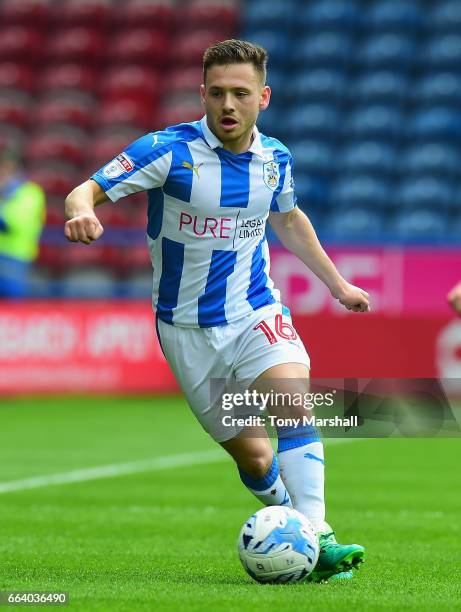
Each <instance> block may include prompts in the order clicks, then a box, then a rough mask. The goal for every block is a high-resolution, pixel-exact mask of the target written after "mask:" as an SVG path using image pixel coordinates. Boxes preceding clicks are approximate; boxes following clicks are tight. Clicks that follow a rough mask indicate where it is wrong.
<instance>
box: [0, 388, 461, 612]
mask: <svg viewBox="0 0 461 612" xmlns="http://www.w3.org/2000/svg"><path fill="white" fill-rule="evenodd" d="M0 428H1V445H0V488H1V485H2V484H3V483H5V482H7V481H13V480H21V479H25V478H30V477H35V476H46V475H49V474H55V473H62V472H68V471H70V470H81V469H83V468H92V467H96V466H102V465H108V464H119V463H126V462H132V461H138V460H143V459H149V458H153V457H162V456H165V455H176V454H178V453H188V452H196V451H203V450H207V449H212V448H214V446H215V445H214V443H213V442H212V441H211V440H209V439H208V438H207V436H206V435H205V434H204V433H203V432H202V430H201V428H200V427H199V425H198V424H197V423H196V422H195V420H194V418H193V417H192V416H191V414H190V413H189V411H188V408H187V407H186V405H185V403H184V401H183V400H181V399H178V398H158V397H157V398H147V397H142V398H95V397H93V398H89V397H74V398H53V399H50V398H42V399H26V398H23V399H5V398H3V399H2V400H1V402H0ZM460 451H461V440H460V439H420V440H415V439H411V440H409V439H384V440H358V441H354V442H348V443H343V444H328V443H327V448H326V465H327V508H328V516H327V518H328V519H329V521H330V523H332V524H333V526H334V528H335V529H336V531H337V536H338V539H339V541H343V542H358V543H361V544H364V545H365V546H366V548H367V561H366V563H365V565H364V566H363V568H362V569H361V570H360V572H358V573H357V574H356V577H355V578H354V580H353V581H350V582H347V583H336V584H332V583H330V584H322V585H312V584H295V585H283V586H277V585H258V584H256V583H254V582H252V581H251V579H250V578H249V577H247V576H246V574H245V573H244V571H243V569H242V568H241V566H240V563H239V560H238V557H237V554H236V538H237V534H238V531H239V529H240V527H241V525H242V524H243V521H244V520H245V519H246V518H247V517H248V516H249V515H250V514H251V513H252V512H253V511H254V510H255V509H257V508H258V507H259V503H258V502H257V500H255V499H254V498H252V496H251V495H250V494H249V493H248V492H247V491H246V490H245V489H244V488H243V486H242V485H241V484H240V481H239V479H238V476H237V473H236V470H235V468H234V466H233V464H232V462H231V461H230V460H227V459H224V460H223V461H215V462H210V463H204V464H202V465H190V466H182V467H181V466H178V467H176V468H171V469H165V470H157V471H152V470H150V471H149V470H147V471H144V472H140V473H135V474H125V475H121V476H116V477H111V478H101V479H98V480H89V481H86V482H74V483H69V484H60V485H51V486H41V487H38V488H33V489H24V490H18V491H14V492H11V491H10V492H4V493H1V494H0V590H27V591H68V592H69V594H70V604H69V609H71V610H83V611H91V610H110V611H118V610H124V611H125V610H126V611H138V610H155V611H156V612H157V611H163V610H165V611H166V610H168V611H171V610H173V611H176V610H181V611H182V610H186V609H187V610H194V611H195V610H197V611H198V610H200V611H203V610H213V611H232V612H233V611H235V610H239V611H246V610H254V611H260V610H283V611H286V610H289V611H291V610H293V611H294V610H296V611H298V610H313V611H323V610H335V611H337V610H348V609H349V610H351V609H354V610H367V611H369V610H399V611H400V610H436V611H439V610H456V609H458V610H460V609H461V587H460V584H461V577H460V574H461V571H460V567H461V545H460V542H461V527H460V523H461V518H460V506H461V504H460V499H461V493H460V486H459V484H460V480H459V471H460V457H461V452H460ZM5 609H7V608H5ZM21 609H22V608H21Z"/></svg>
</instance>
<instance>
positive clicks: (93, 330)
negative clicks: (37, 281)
mask: <svg viewBox="0 0 461 612" xmlns="http://www.w3.org/2000/svg"><path fill="white" fill-rule="evenodd" d="M175 388H176V386H175V382H174V378H173V375H172V374H171V372H170V370H169V368H168V365H167V363H166V361H165V359H164V357H163V354H162V351H161V348H160V346H159V343H158V340H157V336H156V333H155V320H154V316H153V313H152V310H151V309H150V308H149V306H148V305H147V304H146V303H145V302H143V303H137V302H120V303H117V302H43V303H42V302H31V303H26V302H24V303H18V304H14V305H7V304H6V303H4V304H2V305H0V392H3V393H15V392H16V393H18V392H19V393H30V392H37V391H43V392H65V391H74V392H75V391H77V392H80V391H81V392H87V391H98V392H107V393H111V392H127V393H129V392H148V391H157V392H161V391H170V390H172V389H175Z"/></svg>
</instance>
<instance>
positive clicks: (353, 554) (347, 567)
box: [308, 531, 365, 582]
mask: <svg viewBox="0 0 461 612" xmlns="http://www.w3.org/2000/svg"><path fill="white" fill-rule="evenodd" d="M318 536H319V544H320V554H319V560H318V561H317V565H316V566H315V569H314V571H313V572H312V574H311V575H310V576H309V578H308V581H309V582H324V581H326V580H328V579H329V578H331V577H332V576H335V579H336V576H337V579H338V580H339V579H349V578H352V572H351V570H352V569H353V568H355V569H357V568H358V566H359V565H360V563H363V561H364V556H365V549H364V547H363V546H359V544H347V545H344V544H338V542H337V541H336V538H335V532H334V531H329V532H325V533H319V534H318Z"/></svg>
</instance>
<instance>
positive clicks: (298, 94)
mask: <svg viewBox="0 0 461 612" xmlns="http://www.w3.org/2000/svg"><path fill="white" fill-rule="evenodd" d="M229 37H241V38H246V39H248V40H251V41H253V42H257V43H260V44H262V45H263V46H265V47H266V48H267V49H268V50H269V54H270V68H269V79H268V80H269V84H270V85H271V86H272V88H273V99H272V103H271V106H270V108H269V110H267V111H266V112H264V113H262V114H261V117H260V122H259V127H260V129H261V131H263V132H266V133H268V134H271V135H274V136H276V137H279V138H280V139H281V140H282V141H283V142H285V143H286V144H287V145H288V146H289V147H290V148H291V149H292V151H293V154H294V157H295V179H296V188H297V193H298V198H299V205H300V206H301V207H302V208H303V209H304V210H305V211H306V212H307V214H308V215H309V216H310V217H311V219H312V221H313V223H314V225H315V227H316V229H317V231H318V233H319V236H320V238H321V240H322V241H323V242H324V243H325V245H326V246H327V249H328V251H329V253H330V254H331V255H332V257H333V258H334V260H335V261H336V263H337V265H338V267H339V268H340V269H341V270H342V272H343V273H344V274H346V276H347V277H348V278H349V280H351V281H352V282H354V283H356V284H360V285H362V286H364V287H365V288H367V289H368V290H369V291H370V293H371V295H372V300H373V307H374V311H373V313H372V314H370V315H367V316H366V317H354V316H352V317H351V316H350V315H348V314H347V313H346V314H344V313H342V312H340V310H339V309H338V308H337V307H336V305H335V304H334V303H333V302H332V301H331V299H330V298H329V296H328V294H327V292H326V290H325V288H324V287H322V286H321V285H320V284H319V283H318V281H317V280H316V279H315V277H313V276H312V275H311V274H310V273H309V272H308V271H307V270H305V269H304V267H303V266H302V265H301V264H300V262H298V261H297V260H296V259H295V258H294V257H292V256H291V255H289V254H287V253H286V252H284V251H282V250H281V249H280V248H279V246H278V245H277V244H276V240H275V239H274V237H273V236H272V235H270V234H269V238H270V240H271V241H272V243H273V268H272V269H273V278H274V280H275V282H276V283H277V284H278V285H279V286H280V288H281V289H282V292H283V296H284V299H285V302H286V303H287V304H288V305H289V306H290V307H291V309H292V312H293V315H294V318H295V322H296V324H297V327H298V328H299V331H300V332H301V334H302V335H303V337H304V340H305V342H306V344H307V346H308V349H309V351H310V352H311V355H312V360H313V373H314V375H317V376H330V375H332V376H342V375H344V376H355V375H357V376H444V377H456V376H458V377H459V376H461V354H460V350H461V349H460V347H461V323H460V322H459V321H456V320H455V319H454V317H453V316H452V315H451V313H450V311H449V309H448V306H447V305H446V301H445V295H446V293H447V291H448V290H449V288H450V287H451V286H452V285H453V284H454V283H455V282H456V281H457V280H458V277H459V276H461V173H460V161H461V110H460V109H461V0H408V1H405V2H402V1H400V0H374V1H365V0H363V1H361V0H321V1H320V0H319V1H316V0H315V1H301V0H251V1H248V2H238V1H232V0H190V1H182V0H124V1H121V0H60V1H57V0H0V141H1V143H6V142H12V143H14V144H15V145H16V146H18V145H19V146H20V147H21V149H22V151H23V154H24V157H25V160H26V163H27V169H28V173H29V175H30V177H31V178H32V179H33V180H35V181H36V182H38V183H39V184H40V185H42V186H43V188H44V189H45V191H46V195H47V221H46V227H45V228H44V231H43V235H42V239H41V248H40V257H39V259H38V261H37V263H36V265H35V266H34V270H33V274H32V278H31V284H30V291H29V297H30V299H29V300H26V301H24V302H22V303H21V304H15V305H11V304H9V303H7V302H4V303H3V304H2V305H1V308H0V363H1V366H2V367H1V371H2V375H1V376H0V390H3V391H4V392H14V391H34V390H37V389H39V390H40V389H43V390H45V389H46V390H83V389H88V390H102V391H117V390H128V391H139V390H141V391H151V390H156V389H163V390H168V389H170V388H172V385H173V382H172V378H171V376H170V374H169V373H168V371H167V370H166V369H165V364H164V362H163V360H162V357H161V353H160V350H159V348H158V346H157V344H156V340H155V337H154V334H153V331H152V328H153V319H152V316H151V314H150V309H149V299H150V285H151V270H150V263H149V260H148V255H147V249H146V247H145V239H144V230H145V218H146V207H145V196H144V195H140V196H133V197H130V198H128V199H126V200H124V201H122V202H121V203H119V204H117V205H116V206H109V205H106V206H105V207H101V209H98V212H99V213H100V215H101V218H102V221H103V224H104V226H105V234H104V236H103V238H102V239H101V240H100V241H99V242H98V243H95V244H93V245H91V247H85V246H82V245H70V244H68V243H66V242H65V240H64V238H63V229H62V225H63V212H62V211H63V200H64V197H65V195H66V194H67V193H68V192H69V191H70V190H71V189H72V188H73V187H74V186H75V185H76V184H78V183H79V182H81V181H83V180H85V179H86V178H87V177H88V176H89V175H90V174H91V173H92V172H93V171H94V170H95V169H97V168H99V167H100V166H101V165H102V164H104V163H105V162H107V161H109V160H110V159H111V158H112V157H113V156H115V155H116V154H117V153H119V152H120V151H121V150H123V148H124V146H125V145H126V144H127V143H128V142H130V141H132V140H133V139H135V138H136V137H138V136H140V135H142V134H143V133H145V132H148V131H153V130H155V129H159V128H162V127H164V126H165V125H168V124H172V123H176V122H180V121H189V120H193V119H196V118H198V117H200V116H201V114H202V111H201V107H200V104H199V98H198V93H197V87H198V84H199V83H200V81H201V56H202V52H203V50H204V48H205V47H206V46H207V45H208V44H209V43H212V42H214V41H216V40H219V39H224V38H229ZM153 371H155V373H156V374H155V375H153V374H152V372H153Z"/></svg>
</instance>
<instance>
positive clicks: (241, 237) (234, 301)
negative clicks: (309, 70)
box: [64, 40, 369, 581]
mask: <svg viewBox="0 0 461 612" xmlns="http://www.w3.org/2000/svg"><path fill="white" fill-rule="evenodd" d="M266 62H267V53H266V51H265V50H264V49H262V48H261V47H258V46H256V45H253V44H250V43H248V42H245V41H240V40H227V41H224V42H220V43H217V44H215V45H213V46H211V47H210V48H208V49H207V50H206V51H205V54H204V61H203V68H204V75H203V77H204V83H203V84H202V85H201V88H200V95H201V100H202V103H203V106H204V109H205V116H204V117H203V119H202V120H201V121H194V122H191V123H182V124H179V125H175V126H172V127H168V128H166V129H165V130H163V131H159V132H155V133H151V134H147V135H146V136H143V137H142V138H140V139H139V140H137V141H136V142H134V143H132V144H131V145H129V146H128V147H127V148H126V149H125V150H124V151H123V152H122V153H121V154H120V155H118V156H117V157H116V158H115V159H114V160H113V161H111V162H109V163H108V164H107V165H106V166H104V167H103V168H102V169H101V170H99V171H98V172H96V173H95V174H94V175H93V176H92V177H91V179H89V180H88V181H86V182H84V183H83V184H81V185H80V186H78V187H76V188H75V189H74V190H73V191H72V192H71V193H70V194H69V195H68V197H67V198H66V204H65V214H66V218H67V222H66V224H65V230H64V231H65V235H66V237H67V238H68V239H69V240H70V241H72V242H78V241H80V242H83V243H85V244H90V243H91V242H92V241H93V240H96V239H97V238H99V237H100V236H101V234H102V232H103V228H102V226H101V224H100V222H99V220H98V218H97V217H96V215H95V212H94V207H95V206H97V205H99V204H102V203H103V202H107V201H109V200H110V201H112V202H116V201H117V200H119V199H120V198H122V197H123V196H126V195H128V194H131V193H135V192H139V191H146V192H147V199H148V222H147V242H148V247H149V250H150V255H151V259H152V264H153V268H154V272H153V306H154V308H155V311H156V324H157V333H158V337H159V341H160V343H161V346H162V349H163V352H164V354H165V356H166V359H167V360H168V363H169V364H170V366H171V369H172V370H173V372H174V374H175V376H176V378H177V380H178V382H179V384H180V386H181V388H182V390H183V392H184V394H185V396H186V398H187V400H188V403H189V405H190V407H191V409H192V410H193V412H194V414H195V415H196V417H197V419H198V420H199V421H200V423H201V424H202V426H203V427H204V428H205V430H206V431H207V432H209V433H210V435H211V436H212V437H213V438H214V439H215V440H216V441H217V442H218V443H220V444H221V445H222V447H223V448H224V449H225V450H226V451H227V452H228V453H229V454H230V455H231V456H232V457H233V459H234V460H235V462H236V464H237V467H238V470H239V473H240V477H241V480H242V482H243V484H244V485H245V486H246V487H247V488H248V489H249V490H250V491H251V492H252V493H254V495H255V496H256V497H257V498H258V499H259V500H261V501H262V502H263V503H264V504H267V505H283V504H287V505H292V506H293V507H294V508H296V509H297V510H299V511H300V512H302V513H304V514H305V515H306V516H307V517H308V518H309V519H310V521H311V522H312V524H313V526H314V528H315V530H316V531H317V533H318V534H319V540H320V557H319V562H318V564H317V566H316V568H315V571H314V573H313V574H312V579H313V580H316V581H320V580H326V579H329V578H330V577H332V576H334V575H340V576H341V577H344V578H348V577H351V576H352V571H351V568H352V567H355V566H357V565H358V563H359V562H361V561H362V560H363V556H364V548H363V547H362V546H359V545H356V544H351V545H341V544H338V543H337V542H336V539H335V536H334V532H333V531H332V529H331V527H330V526H329V525H328V523H326V522H325V499H324V455H323V446H322V443H321V441H320V438H319V434H318V432H317V430H316V429H315V428H314V427H312V426H307V427H301V428H297V429H296V430H295V428H292V427H290V426H287V427H280V428H279V430H278V437H279V440H278V453H277V455H275V454H274V452H273V450H272V446H271V444H270V441H269V439H268V436H267V434H266V432H265V431H260V430H256V433H257V434H258V435H249V432H248V431H247V430H245V429H244V428H241V427H240V428H239V427H238V426H235V427H229V426H224V424H223V418H222V417H223V414H222V412H221V410H220V406H219V405H217V404H215V403H214V402H213V397H212V395H211V394H210V380H211V379H231V378H232V379H234V380H236V381H252V383H253V385H252V388H253V389H255V390H257V391H258V392H264V391H267V390H268V389H274V387H275V390H276V391H277V390H280V389H282V390H283V391H286V389H287V388H288V389H289V390H290V392H291V393H292V392H293V391H294V390H296V391H298V392H302V393H308V391H309V368H310V361H309V357H308V355H307V353H306V350H305V348H304V346H303V343H302V342H301V340H300V338H299V337H298V335H297V333H296V331H295V329H294V328H293V326H292V324H291V318H290V314H289V310H288V309H287V308H286V307H284V306H283V305H282V304H281V302H280V296H279V292H278V291H277V290H276V289H275V288H274V285H273V283H272V281H271V279H270V277H269V252H268V245H267V241H266V238H265V224H266V221H267V220H268V219H269V223H270V224H271V226H272V228H273V230H274V231H275V233H276V234H277V236H278V237H279V239H280V240H281V242H282V243H283V244H284V246H285V247H286V248H287V249H289V250H290V251H292V252H293V253H294V254H295V255H297V256H298V257H299V258H300V259H301V260H302V261H303V262H304V263H305V264H306V266H308V267H309V268H310V270H312V271H313V272H314V273H315V274H316V275H317V276H318V277H319V278H320V279H321V280H322V281H323V282H324V283H325V284H326V285H327V287H328V288H329V290H330V292H331V295H332V297H333V298H334V299H336V300H338V301H339V302H340V303H341V304H342V305H343V306H344V307H345V308H347V309H348V310H352V311H354V312H366V311H368V310H369V300H368V297H369V296H368V294H367V293H366V292H365V291H363V290H362V289H360V288H358V287H355V286H353V285H351V284H349V283H348V282H347V281H346V280H345V279H344V278H343V277H342V276H341V275H340V274H339V273H338V271H337V269H336V268H335V266H334V264H333V263H332V261H331V260H330V259H329V257H328V256H327V254H326V253H325V251H324V250H323V248H322V247H321V245H320V243H319V241H318V239H317V236H316V234H315V231H314V229H313V227H312V225H311V223H310V221H309V219H308V218H307V217H306V215H305V214H304V213H303V212H302V211H301V210H300V209H299V208H298V207H297V206H296V198H295V195H294V186H293V160H292V158H291V155H290V151H289V150H288V149H287V148H286V147H285V146H284V145H283V144H282V143H281V142H279V141H278V140H276V139H274V138H270V137H269V136H265V135H263V134H261V133H260V132H259V131H258V129H257V128H256V125H255V124H256V120H257V118H258V114H259V112H260V111H262V110H264V109H266V108H267V107H268V105H269V100H270V96H271V90H270V88H269V87H268V86H267V85H266V84H265V83H266ZM290 381H291V382H290ZM250 434H251V432H250Z"/></svg>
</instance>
